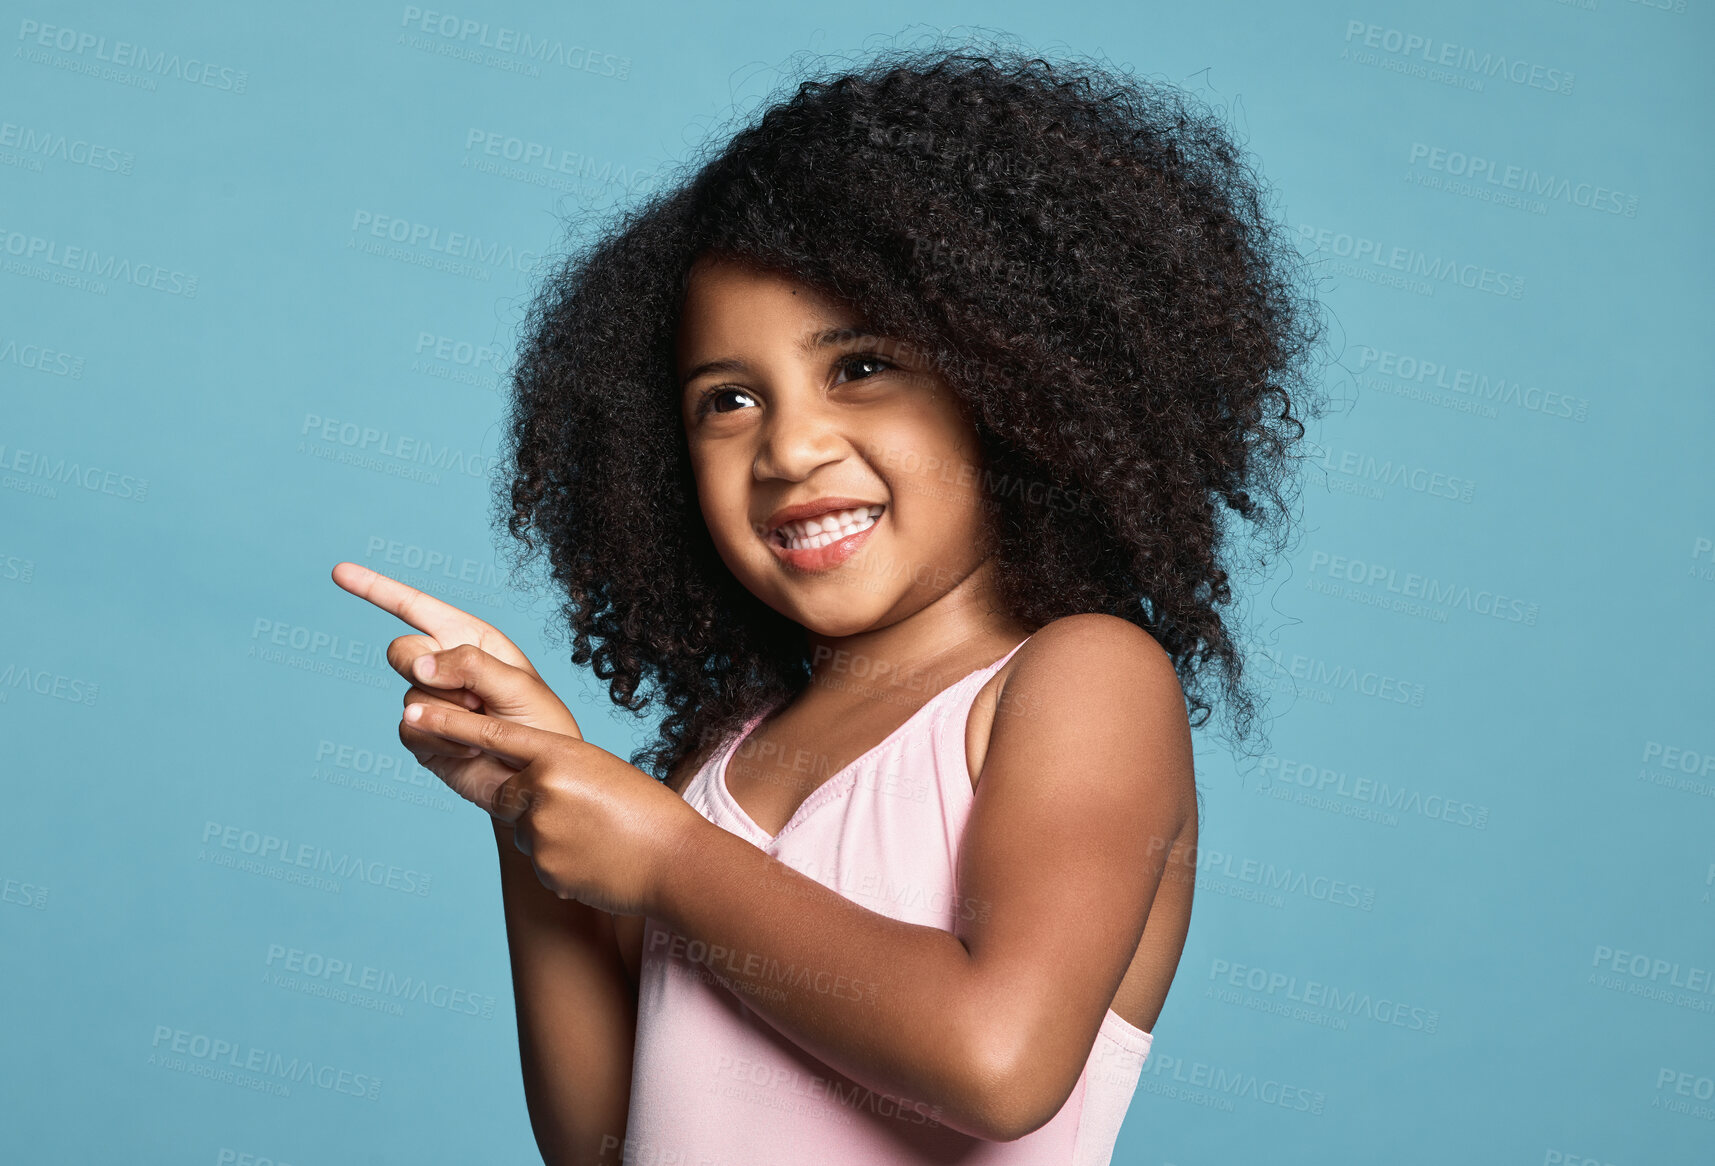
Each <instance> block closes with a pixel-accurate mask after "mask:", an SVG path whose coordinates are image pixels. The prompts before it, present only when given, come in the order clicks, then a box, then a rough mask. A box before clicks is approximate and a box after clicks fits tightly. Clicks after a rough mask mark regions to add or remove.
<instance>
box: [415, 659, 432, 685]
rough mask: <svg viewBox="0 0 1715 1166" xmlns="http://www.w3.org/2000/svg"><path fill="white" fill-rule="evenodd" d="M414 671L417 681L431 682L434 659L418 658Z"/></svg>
mask: <svg viewBox="0 0 1715 1166" xmlns="http://www.w3.org/2000/svg"><path fill="white" fill-rule="evenodd" d="M416 671H417V679H418V680H433V679H434V678H435V658H434V657H433V656H418V657H417V664H416Z"/></svg>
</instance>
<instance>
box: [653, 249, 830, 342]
mask: <svg viewBox="0 0 1715 1166" xmlns="http://www.w3.org/2000/svg"><path fill="white" fill-rule="evenodd" d="M699 263H700V266H698V267H693V269H692V273H691V279H690V283H689V286H688V287H687V288H686V292H685V303H684V307H683V310H682V311H681V313H680V317H679V332H678V338H677V339H678V344H679V345H680V347H683V346H684V345H685V344H687V343H696V342H700V341H703V340H705V339H712V338H714V336H715V335H717V334H718V335H719V336H720V337H722V338H726V337H743V336H761V335H778V334H779V333H780V332H782V331H791V332H793V333H794V334H797V333H813V332H819V331H823V330H826V329H828V328H838V327H855V326H857V325H859V324H860V323H861V314H860V313H859V312H858V311H856V310H855V309H853V308H852V307H850V306H849V305H846V304H842V303H840V302H839V301H837V300H835V299H833V298H831V297H829V296H827V295H824V294H823V293H822V292H820V291H819V290H817V289H816V288H814V287H811V286H810V285H809V284H806V283H803V282H802V281H800V280H798V279H796V278H794V277H793V276H791V275H790V274H788V273H785V272H782V271H778V270H774V269H770V268H767V267H763V266H760V265H758V264H754V263H748V262H744V261H740V260H731V259H724V258H723V259H718V260H709V261H707V262H706V263H703V262H701V261H699Z"/></svg>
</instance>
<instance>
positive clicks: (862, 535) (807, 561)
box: [763, 510, 888, 571]
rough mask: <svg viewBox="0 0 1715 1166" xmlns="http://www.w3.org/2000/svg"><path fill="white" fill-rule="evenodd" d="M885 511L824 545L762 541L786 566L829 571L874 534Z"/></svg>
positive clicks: (803, 569)
mask: <svg viewBox="0 0 1715 1166" xmlns="http://www.w3.org/2000/svg"><path fill="white" fill-rule="evenodd" d="M887 513H888V512H887V511H886V510H883V511H882V512H881V513H880V514H878V515H876V519H875V521H874V522H872V523H870V524H869V525H868V526H866V527H864V528H863V529H862V530H860V531H858V532H857V533H856V534H848V535H846V537H845V538H842V539H835V540H834V541H833V542H831V543H829V544H828V545H827V546H825V547H811V548H809V549H808V550H793V549H792V548H790V547H783V546H781V545H780V544H779V543H778V542H776V541H775V540H774V539H773V538H768V539H764V540H763V541H764V542H766V543H767V544H768V549H769V550H771V551H773V552H774V554H775V556H776V557H777V558H778V559H779V560H780V561H781V562H783V563H785V564H786V565H787V566H788V567H794V568H796V569H798V570H800V571H829V570H832V569H833V568H835V567H837V566H839V565H840V564H841V563H843V562H845V561H846V560H847V559H849V558H851V557H852V556H853V555H855V554H857V553H858V548H859V547H861V546H863V544H864V540H866V539H867V538H869V536H870V535H872V534H874V533H875V528H876V527H878V526H880V525H881V524H882V521H883V520H885V519H886V518H887Z"/></svg>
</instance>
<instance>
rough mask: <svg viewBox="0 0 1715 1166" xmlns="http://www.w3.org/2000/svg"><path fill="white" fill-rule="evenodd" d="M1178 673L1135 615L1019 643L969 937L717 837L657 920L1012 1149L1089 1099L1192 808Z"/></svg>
mask: <svg viewBox="0 0 1715 1166" xmlns="http://www.w3.org/2000/svg"><path fill="white" fill-rule="evenodd" d="M1195 799H1196V790H1195V784H1194V780H1193V777H1192V757H1191V740H1190V731H1189V725H1188V722H1187V720H1186V716H1185V705H1184V697H1183V693H1182V690H1181V688H1180V686H1179V682H1178V678H1177V676H1176V675H1175V674H1174V671H1173V667H1172V663H1171V661H1170V660H1169V659H1168V657H1167V655H1166V653H1165V652H1163V651H1162V650H1161V648H1160V647H1159V646H1158V645H1157V644H1156V643H1155V641H1154V640H1152V639H1151V638H1150V637H1149V636H1148V635H1147V634H1146V633H1145V632H1143V631H1142V630H1141V629H1139V628H1137V627H1136V626H1134V625H1132V624H1129V623H1127V622H1126V621H1124V620H1121V619H1118V618H1117V617H1112V616H1104V615H1081V616H1072V617H1068V618H1065V619H1062V620H1057V621H1055V622H1054V623H1053V624H1050V625H1049V626H1048V627H1046V628H1044V629H1042V630H1041V631H1039V632H1038V633H1037V634H1036V635H1035V636H1034V637H1033V638H1032V641H1031V643H1030V644H1029V645H1028V646H1027V647H1026V648H1025V649H1023V650H1022V651H1021V652H1020V655H1019V659H1018V663H1017V664H1016V666H1015V667H1014V669H1013V671H1012V673H1011V674H1010V675H1009V677H1008V679H1007V681H1006V690H1005V691H1004V692H1003V694H1002V695H1001V698H1000V699H999V700H998V702H997V709H996V713H995V723H994V727H993V729H992V730H991V734H990V744H989V748H988V752H987V756H986V759H985V761H984V765H983V771H982V780H981V781H980V782H979V783H978V786H977V792H976V802H975V804H974V806H973V808H972V811H971V816H970V820H969V823H968V825H967V827H966V831H965V836H964V841H963V843H962V847H961V851H960V864H959V872H958V888H959V895H960V906H961V909H960V910H959V911H958V912H957V922H956V923H955V931H953V932H946V931H941V930H939V929H936V928H933V927H923V926H918V925H915V924H909V923H902V922H900V921H898V920H895V919H891V918H889V917H887V916H885V915H881V914H879V913H877V912H874V911H870V910H868V909H866V908H864V907H861V906H859V905H858V904H856V903H854V902H852V901H851V900H849V899H847V898H845V897H843V896H841V895H839V894H837V893H836V892H834V891H832V890H829V889H828V888H827V887H824V886H822V885H821V884H820V883H818V882H816V881H814V880H813V879H810V878H808V877H807V876H805V875H802V874H799V873H798V872H797V871H794V870H792V869H791V868H790V867H788V866H786V865H785V864H784V863H782V862H780V861H778V860H777V859H775V858H773V857H771V856H769V855H768V854H766V853H765V852H764V851H762V850H761V849H759V848H758V847H756V846H754V845H753V844H751V843H750V842H748V841H746V840H745V839H742V838H740V837H738V836H737V835H734V834H731V833H728V832H727V831H725V830H722V829H720V828H719V827H715V826H713V824H710V825H709V828H707V829H703V828H692V829H687V830H686V831H684V833H683V835H682V837H683V842H682V844H681V845H680V847H679V849H678V851H677V853H676V855H675V857H674V860H673V861H672V862H671V863H669V864H668V865H667V870H668V872H669V873H667V874H666V875H665V876H664V880H663V884H662V885H661V886H660V888H659V892H658V895H657V897H656V898H657V901H656V902H655V903H653V904H652V905H651V910H650V912H649V913H650V914H652V915H654V916H655V917H656V918H658V919H660V920H662V921H663V922H665V923H667V924H669V925H670V926H672V927H673V928H674V929H675V930H677V931H678V932H680V933H681V934H683V935H684V936H685V937H687V938H688V939H690V940H701V941H703V942H705V943H706V944H708V945H709V947H708V951H709V957H708V960H707V962H708V964H709V966H710V968H711V969H712V970H713V971H714V972H715V973H716V974H717V975H719V976H720V977H721V978H722V979H723V980H725V981H727V982H728V983H729V984H731V985H732V986H733V987H734V988H735V989H736V990H738V991H739V992H740V994H741V998H742V999H743V1000H744V1001H745V1002H746V1003H747V1004H748V1005H749V1006H750V1007H752V1008H754V1009H755V1010H756V1011H757V1012H758V1013H760V1014H761V1015H762V1016H764V1017H765V1018H766V1019H767V1020H768V1021H769V1022H770V1023H772V1024H773V1025H775V1027H777V1028H778V1029H780V1030H781V1031H782V1032H783V1033H785V1034H786V1035H787V1036H789V1037H790V1038H791V1039H792V1040H793V1041H794V1042H796V1043H797V1044H799V1045H800V1046H802V1047H803V1048H805V1049H807V1050H808V1051H810V1052H811V1053H812V1054H814V1055H815V1056H817V1057H818V1058H820V1059H821V1060H823V1061H825V1062H826V1063H827V1064H829V1065H831V1066H832V1067H834V1068H835V1069H838V1070H839V1071H840V1072H842V1073H844V1074H846V1075H847V1076H848V1077H850V1078H852V1079H853V1080H855V1081H858V1082H860V1083H862V1084H865V1085H868V1086H870V1087H872V1088H875V1089H878V1090H881V1091H884V1092H887V1093H891V1094H894V1095H896V1096H898V1097H900V1098H901V1099H902V1100H903V1102H904V1103H905V1104H906V1105H914V1104H916V1105H921V1106H924V1107H925V1108H926V1109H938V1110H939V1112H938V1113H936V1114H935V1116H936V1117H937V1118H938V1120H940V1121H941V1122H942V1124H945V1125H949V1126H951V1127H953V1128H955V1129H959V1130H962V1131H963V1132H966V1133H969V1134H973V1135H975V1136H978V1137H983V1138H988V1139H991V1140H1011V1139H1014V1138H1018V1137H1022V1136H1023V1135H1024V1134H1026V1133H1029V1132H1030V1131H1032V1130H1034V1129H1037V1128H1039V1127H1040V1126H1041V1125H1043V1124H1044V1123H1046V1122H1047V1121H1048V1120H1049V1119H1050V1118H1051V1117H1052V1116H1053V1115H1054V1114H1055V1113H1057V1112H1058V1111H1059V1109H1060V1107H1061V1106H1062V1105H1063V1104H1064V1103H1065V1101H1066V1098H1067V1097H1069V1096H1070V1094H1071V1091H1072V1089H1073V1088H1074V1086H1075V1085H1076V1083H1077V1078H1078V1074H1079V1073H1080V1071H1081V1070H1082V1069H1083V1066H1084V1063H1085V1061H1086V1060H1087V1059H1088V1056H1089V1053H1090V1049H1091V1047H1092V1045H1093V1043H1094V1040H1095V1036H1096V1032H1097V1029H1098V1028H1099V1026H1100V1025H1101V1023H1102V1020H1103V1018H1104V1016H1105V1014H1106V1012H1107V1009H1108V1007H1109V1005H1110V1003H1111V1002H1112V1000H1113V996H1114V992H1115V990H1116V989H1117V988H1118V986H1119V983H1120V980H1121V978H1122V977H1123V976H1124V974H1125V970H1126V968H1127V966H1128V964H1129V962H1130V960H1131V957H1132V954H1133V953H1134V951H1135V949H1136V946H1137V942H1138V939H1139V937H1140V936H1141V935H1142V933H1143V927H1144V922H1145V920H1146V919H1147V918H1148V915H1149V908H1150V905H1151V903H1152V902H1153V900H1154V897H1155V892H1156V888H1157V886H1158V885H1159V883H1160V880H1161V877H1162V873H1163V870H1164V868H1165V865H1166V862H1167V858H1168V855H1169V852H1170V851H1171V850H1172V845H1173V842H1174V840H1175V839H1176V838H1178V837H1179V834H1180V831H1181V828H1182V827H1183V826H1184V825H1185V823H1186V822H1187V821H1188V820H1189V818H1190V816H1191V815H1194V814H1195Z"/></svg>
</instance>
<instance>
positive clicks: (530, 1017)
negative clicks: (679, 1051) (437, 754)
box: [493, 821, 637, 1166]
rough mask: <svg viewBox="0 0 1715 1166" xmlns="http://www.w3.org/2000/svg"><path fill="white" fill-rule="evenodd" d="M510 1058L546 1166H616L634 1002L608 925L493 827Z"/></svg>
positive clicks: (508, 833) (499, 826)
mask: <svg viewBox="0 0 1715 1166" xmlns="http://www.w3.org/2000/svg"><path fill="white" fill-rule="evenodd" d="M493 825H494V841H495V846H496V849H497V850H498V851H499V854H500V887H501V894H502V896H503V897H504V899H505V902H506V946H507V949H508V951H509V952H510V954H511V961H512V993H513V996H514V998H515V999H516V1002H517V1010H518V1054H519V1060H520V1062H521V1065H522V1068H523V1075H524V1100H525V1103H526V1105H527V1106H528V1108H529V1111H530V1126H531V1128H532V1130H533V1131H534V1132H535V1135H536V1145H537V1146H538V1147H539V1148H540V1150H541V1151H542V1160H543V1161H544V1162H545V1163H547V1166H586V1164H588V1166H595V1164H597V1163H599V1164H601V1166H618V1164H619V1162H620V1151H621V1147H622V1146H623V1144H624V1141H625V1123H626V1117H627V1114H628V1113H629V1110H630V1104H631V1056H632V1046H633V1043H634V1042H635V1040H636V1036H637V995H636V990H635V988H634V987H633V985H632V981H631V978H630V976H629V975H627V974H626V970H625V966H624V964H623V963H622V962H621V960H620V955H619V949H618V947H617V945H616V942H615V938H614V931H613V919H612V916H610V915H609V914H608V913H607V912H606V911H601V910H597V909H596V908H594V907H589V906H586V905H584V904H583V903H579V902H577V901H576V900H574V899H562V898H560V897H559V896H557V895H555V894H554V893H553V892H552V891H550V890H549V889H548V888H547V887H545V886H543V885H542V883H541V880H540V879H538V878H537V876H536V871H535V869H534V868H533V867H532V866H531V863H530V858H529V856H528V855H526V854H524V853H523V852H522V851H520V850H519V849H518V848H517V846H515V845H514V843H513V832H512V828H511V827H510V826H507V825H505V824H503V823H501V822H498V821H496V822H494V823H493Z"/></svg>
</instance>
